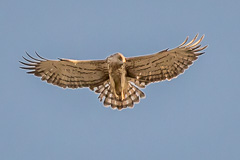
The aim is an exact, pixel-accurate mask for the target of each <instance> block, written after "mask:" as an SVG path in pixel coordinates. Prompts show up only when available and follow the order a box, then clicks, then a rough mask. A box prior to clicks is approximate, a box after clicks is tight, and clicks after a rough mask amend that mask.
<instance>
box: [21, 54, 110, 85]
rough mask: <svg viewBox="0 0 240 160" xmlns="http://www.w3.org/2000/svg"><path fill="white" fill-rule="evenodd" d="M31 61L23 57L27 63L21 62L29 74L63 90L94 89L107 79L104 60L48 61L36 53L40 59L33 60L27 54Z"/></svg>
mask: <svg viewBox="0 0 240 160" xmlns="http://www.w3.org/2000/svg"><path fill="white" fill-rule="evenodd" d="M26 54H27V56H28V57H29V58H30V59H31V60H29V59H27V58H25V57H23V59H24V60H26V61H27V62H29V63H25V62H21V61H19V62H20V63H21V64H23V65H25V66H26V67H20V68H22V69H26V70H30V71H29V72H27V73H29V74H34V75H35V76H38V77H41V79H42V80H43V81H44V80H45V81H47V82H48V83H52V84H53V85H57V86H60V87H63V88H66V87H68V88H81V87H94V86H98V85H100V84H102V83H103V82H104V81H106V80H107V79H108V70H107V64H106V62H105V60H87V61H82V60H70V59H60V60H48V59H45V58H43V57H41V56H40V55H38V54H37V53H36V55H37V56H38V57H39V58H40V59H37V58H34V57H32V56H31V55H29V54H28V53H26Z"/></svg>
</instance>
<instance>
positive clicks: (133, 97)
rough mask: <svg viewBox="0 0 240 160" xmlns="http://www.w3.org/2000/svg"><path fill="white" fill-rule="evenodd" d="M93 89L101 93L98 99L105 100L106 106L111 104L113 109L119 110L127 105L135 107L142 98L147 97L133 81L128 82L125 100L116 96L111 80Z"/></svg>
mask: <svg viewBox="0 0 240 160" xmlns="http://www.w3.org/2000/svg"><path fill="white" fill-rule="evenodd" d="M93 90H94V91H95V92H96V93H97V94H100V95H99V96H98V99H99V100H100V101H103V104H104V106H105V107H108V106H111V107H112V109H118V110H122V109H123V108H127V107H129V108H133V106H134V104H135V103H138V102H139V101H140V98H144V97H145V94H144V93H143V92H142V91H141V90H140V89H138V88H137V87H135V86H134V85H133V84H131V83H128V90H127V93H126V94H125V97H124V99H123V100H121V99H119V98H117V97H115V95H114V93H113V92H112V90H111V88H110V84H109V81H106V82H104V84H102V85H100V86H98V87H95V88H93Z"/></svg>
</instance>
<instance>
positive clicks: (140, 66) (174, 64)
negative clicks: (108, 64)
mask: <svg viewBox="0 0 240 160" xmlns="http://www.w3.org/2000/svg"><path fill="white" fill-rule="evenodd" d="M197 37H198V34H197V35H196V36H195V37H194V39H193V40H191V41H190V42H189V43H187V40H188V37H187V38H186V40H185V41H184V42H183V43H182V44H181V45H180V46H178V47H176V48H174V49H172V50H164V51H160V52H158V53H155V54H152V55H146V56H139V57H131V58H126V68H127V73H128V74H127V76H128V77H129V78H130V80H131V81H132V82H134V83H135V84H136V85H137V86H139V87H145V85H147V84H149V83H152V82H159V81H163V80H171V79H173V78H176V77H177V76H178V75H179V74H181V73H183V72H184V70H186V69H187V68H188V67H189V66H190V65H191V64H192V63H193V61H195V60H196V59H197V58H198V56H199V55H202V54H203V53H204V52H200V51H202V50H204V49H205V48H207V46H204V47H201V45H200V42H201V41H202V40H203V38H204V35H203V36H202V37H201V38H200V39H199V40H197V41H196V39H197ZM186 43H187V44H186Z"/></svg>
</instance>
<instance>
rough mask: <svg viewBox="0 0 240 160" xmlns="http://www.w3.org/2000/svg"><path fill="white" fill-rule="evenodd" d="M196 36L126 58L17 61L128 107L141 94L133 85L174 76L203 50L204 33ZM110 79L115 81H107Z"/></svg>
mask: <svg viewBox="0 0 240 160" xmlns="http://www.w3.org/2000/svg"><path fill="white" fill-rule="evenodd" d="M197 37H198V34H197V35H196V36H195V37H194V38H193V40H191V41H190V42H188V43H187V41H188V37H187V38H186V40H185V41H184V42H183V43H182V44H181V45H179V46H178V47H176V48H174V49H171V50H163V51H160V52H158V53H155V54H151V55H145V56H138V57H130V58H125V57H124V56H123V55H122V54H121V53H117V54H114V55H111V56H109V57H108V58H107V59H105V60H71V59H59V60H48V59H45V58H43V57H41V56H39V55H38V54H37V53H36V55H37V56H38V59H37V58H34V57H32V56H30V55H29V54H28V53H27V55H28V57H29V58H30V59H27V58H25V57H23V59H24V60H26V61H27V62H21V61H20V63H22V64H23V65H25V67H20V68H22V69H26V70H29V72H27V73H30V74H34V75H35V76H38V77H41V79H42V80H44V81H47V82H48V83H51V84H53V85H57V86H60V87H62V88H82V87H89V88H90V89H91V90H93V91H95V92H96V93H98V94H99V97H98V98H99V100H100V101H103V104H104V106H111V107H112V108H113V109H118V110H121V109H123V108H127V107H130V108H132V107H133V106H134V104H135V103H138V102H139V100H140V98H143V97H144V96H145V95H144V93H143V92H142V91H141V90H140V89H138V88H137V87H140V88H144V87H145V86H146V85H147V84H149V83H152V82H159V81H163V80H171V79H173V78H176V77H177V76H178V75H180V74H181V73H183V72H184V71H185V70H186V69H187V68H188V67H189V66H190V65H191V64H192V63H193V61H195V60H196V59H197V58H198V56H200V55H201V54H203V53H204V52H202V51H203V50H204V49H205V48H207V46H204V47H201V45H200V43H201V41H202V40H203V38H204V35H203V36H202V37H201V38H200V39H199V40H197ZM111 61H112V62H114V63H115V64H117V65H119V66H118V67H119V69H115V68H111V67H110V68H109V64H110V63H108V62H111ZM121 65H123V66H121ZM112 72H114V74H112ZM112 78H113V79H112ZM111 80H112V82H114V83H115V84H112V83H111V84H110V82H111ZM113 80H114V81H113ZM119 81H120V82H119ZM121 81H122V82H121ZM135 85H136V86H135ZM111 87H112V88H111ZM119 91H121V94H120V93H119Z"/></svg>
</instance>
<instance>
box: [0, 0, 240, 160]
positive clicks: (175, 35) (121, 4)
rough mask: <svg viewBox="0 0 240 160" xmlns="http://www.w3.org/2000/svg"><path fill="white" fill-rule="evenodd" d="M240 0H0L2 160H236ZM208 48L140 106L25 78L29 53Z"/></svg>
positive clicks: (90, 55) (239, 149)
mask: <svg viewBox="0 0 240 160" xmlns="http://www.w3.org/2000/svg"><path fill="white" fill-rule="evenodd" d="M239 8H240V1H239V0H202V1H194V0H181V1H180V0H179V1H178V0H165V1H162V0H152V1H151V0H121V1H120V0H101V1H100V0H99V1H97V0H82V1H81V0H68V1H57V0H51V1H50V0H49V1H47V0H41V1H40V0H38V1H35V0H21V1H20V0H19V1H18V0H1V1H0V58H1V63H0V67H1V75H0V76H1V79H0V82H1V86H0V159H1V160H55V159H56V160H66V159H68V160H76V159H78V160H79V159H80V160H85V159H86V160H96V159H99V160H108V159H109V160H111V159H114V160H122V159H136V160H146V159H152V160H155V159H156V160H158V159H164V160H168V159H169V160H193V159H194V160H226V159H230V160H239V158H240V125H239V122H240V105H239V92H240V85H239V80H240V71H239V69H240V68H239V59H240V53H239V43H240V9H239ZM196 33H199V34H200V35H202V34H205V35H206V37H205V39H204V40H203V42H202V44H203V45H207V44H208V45H209V47H208V48H207V49H206V53H205V54H204V55H203V56H201V57H199V59H198V61H196V62H195V63H194V65H192V66H191V67H190V68H189V69H188V70H187V71H186V72H185V73H184V74H182V75H180V76H179V77H178V78H177V79H174V80H172V81H170V82H161V83H157V84H151V85H149V86H148V87H147V88H146V89H144V90H143V91H144V92H145V93H146V98H145V99H143V100H141V102H140V103H139V104H137V105H135V107H134V109H125V110H123V111H116V110H112V109H110V108H105V107H103V105H102V104H101V103H100V102H99V100H98V99H97V97H98V95H96V94H95V93H94V92H92V91H90V90H89V89H76V90H72V89H61V88H59V87H56V86H53V85H49V84H47V83H46V82H42V81H41V80H40V79H39V78H37V77H34V76H32V75H27V74H26V73H25V71H24V70H21V69H19V66H21V65H20V64H19V63H18V61H19V60H22V57H21V56H23V55H25V51H28V52H29V53H30V54H32V55H34V52H35V51H37V52H38V53H39V54H40V55H42V56H43V57H46V58H49V59H56V58H71V59H82V60H85V59H105V58H106V57H107V56H109V55H111V54H113V53H115V52H121V53H123V54H124V55H125V56H126V57H130V56H137V55H143V54H150V53H154V52H157V51H160V50H163V49H166V48H174V47H176V46H178V45H179V44H180V43H182V41H183V40H184V39H185V38H186V36H190V38H193V37H194V35H195V34H196Z"/></svg>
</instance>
